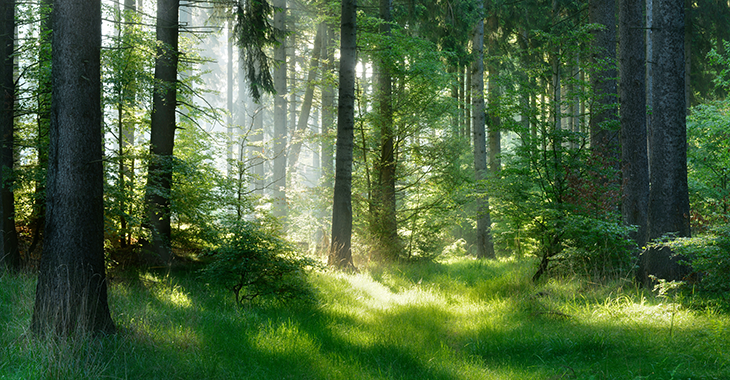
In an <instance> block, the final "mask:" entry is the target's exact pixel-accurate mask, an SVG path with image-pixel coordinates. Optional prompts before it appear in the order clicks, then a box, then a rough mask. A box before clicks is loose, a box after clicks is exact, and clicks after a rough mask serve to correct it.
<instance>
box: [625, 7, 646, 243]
mask: <svg viewBox="0 0 730 380" xmlns="http://www.w3.org/2000/svg"><path fill="white" fill-rule="evenodd" d="M643 11H644V4H643V1H637V0H619V23H620V28H619V33H620V37H619V38H620V41H621V44H620V45H619V48H620V51H619V56H620V69H621V74H620V78H621V84H620V86H619V88H620V91H621V94H620V96H619V98H620V99H621V107H620V108H619V111H620V120H621V161H622V163H621V172H622V177H623V197H622V202H621V216H622V219H623V222H624V224H626V225H633V226H638V230H637V231H636V232H635V233H633V234H632V238H633V239H634V240H635V241H636V243H637V244H638V245H639V247H643V246H644V244H646V239H647V229H646V224H647V222H648V219H647V209H648V207H649V162H648V156H647V154H648V153H647V146H646V141H647V140H646V138H647V135H646V90H645V89H646V82H645V75H646V66H645V64H646V47H645V42H644V41H645V40H644V37H645V34H644V19H643V17H642V14H643Z"/></svg>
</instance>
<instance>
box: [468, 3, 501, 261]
mask: <svg viewBox="0 0 730 380" xmlns="http://www.w3.org/2000/svg"><path fill="white" fill-rule="evenodd" d="M477 9H478V11H479V12H478V13H479V14H482V16H480V17H479V19H478V20H477V23H476V25H475V26H474V30H473V32H472V33H473V35H472V49H473V54H474V61H473V62H472V66H471V101H472V133H473V137H474V172H475V179H476V181H477V188H478V189H479V190H478V191H477V194H478V197H479V199H478V200H477V202H478V205H477V216H476V219H477V257H478V258H494V257H495V254H494V242H493V241H492V235H491V229H492V227H491V225H492V219H491V217H490V215H489V198H488V197H487V195H486V194H485V192H484V190H483V187H484V184H483V182H484V181H485V180H486V179H487V173H488V171H487V169H488V168H487V142H486V136H485V115H484V17H483V13H482V12H483V10H484V4H483V3H482V2H478V5H477Z"/></svg>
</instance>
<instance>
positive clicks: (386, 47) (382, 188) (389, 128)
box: [371, 0, 400, 259]
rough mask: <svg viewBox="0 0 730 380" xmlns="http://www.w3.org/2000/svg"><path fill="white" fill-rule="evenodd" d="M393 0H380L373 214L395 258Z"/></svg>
mask: <svg viewBox="0 0 730 380" xmlns="http://www.w3.org/2000/svg"><path fill="white" fill-rule="evenodd" d="M392 7H393V1H392V0H380V20H381V24H380V35H381V38H382V41H383V42H382V45H383V46H382V48H381V49H380V54H379V55H378V57H377V60H376V65H377V70H376V72H377V75H378V78H377V84H378V90H377V92H376V96H375V99H376V107H377V123H378V124H379V127H380V155H379V157H378V161H377V163H376V170H377V185H376V189H375V192H374V193H375V194H374V195H375V197H374V199H373V201H374V202H375V207H374V208H373V209H374V211H375V213H374V215H371V217H372V218H373V220H372V224H373V232H374V233H375V235H376V238H377V240H378V246H379V249H380V250H381V252H380V253H381V255H383V258H389V259H394V258H396V257H397V255H398V250H399V245H400V244H399V242H398V222H397V219H396V201H395V176H396V161H395V130H394V128H393V88H392V87H393V83H392V82H393V81H392V77H391V70H390V68H391V65H392V64H393V63H392V59H393V53H392V50H393V49H392V47H391V43H392V42H391V39H390V37H391V23H392V21H393V20H392V16H391V8H392Z"/></svg>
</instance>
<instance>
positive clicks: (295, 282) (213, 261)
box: [201, 221, 315, 304]
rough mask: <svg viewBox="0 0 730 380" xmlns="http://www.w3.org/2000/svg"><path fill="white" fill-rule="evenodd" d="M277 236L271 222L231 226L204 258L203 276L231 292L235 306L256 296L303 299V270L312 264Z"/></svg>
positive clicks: (304, 290) (237, 223)
mask: <svg viewBox="0 0 730 380" xmlns="http://www.w3.org/2000/svg"><path fill="white" fill-rule="evenodd" d="M280 234H281V232H280V229H279V228H278V225H276V223H275V222H273V221H266V222H262V221H235V222H232V225H231V227H230V230H229V231H228V233H227V234H226V236H225V237H224V238H223V242H222V243H221V245H220V247H219V248H218V249H216V250H213V251H210V252H208V253H206V254H205V256H206V257H208V258H209V259H210V262H209V263H208V264H207V265H206V266H205V267H204V268H203V269H202V270H201V272H202V274H203V276H204V277H206V278H207V279H208V280H210V281H211V282H214V283H218V284H221V285H222V286H223V287H225V288H226V289H230V290H231V291H233V293H234V294H235V296H236V302H237V303H239V304H240V303H243V302H244V301H251V300H253V299H255V298H257V297H260V296H261V297H275V298H276V299H277V300H292V299H303V298H306V297H307V296H309V295H310V292H309V288H308V286H307V282H306V272H305V270H306V269H308V268H311V267H313V266H314V265H315V262H314V261H313V260H311V259H309V258H306V257H303V256H300V255H298V254H297V253H296V251H295V250H294V247H293V245H292V244H291V243H289V242H287V241H286V240H285V239H284V238H282V237H281V235H280Z"/></svg>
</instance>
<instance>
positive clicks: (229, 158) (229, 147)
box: [226, 20, 243, 178]
mask: <svg viewBox="0 0 730 380" xmlns="http://www.w3.org/2000/svg"><path fill="white" fill-rule="evenodd" d="M227 42H228V46H227V50H226V53H228V65H227V67H226V69H227V70H226V74H227V75H226V76H227V78H226V79H227V80H228V83H226V90H227V91H226V95H227V96H226V99H227V100H228V117H227V119H226V136H227V137H228V138H227V140H228V141H227V143H226V174H227V175H228V178H233V175H234V173H236V172H238V170H237V169H235V170H234V168H233V145H234V144H235V143H236V138H235V137H234V134H233V20H228V41H227ZM241 79H243V78H241ZM239 87H243V86H241V84H239Z"/></svg>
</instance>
